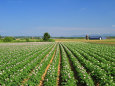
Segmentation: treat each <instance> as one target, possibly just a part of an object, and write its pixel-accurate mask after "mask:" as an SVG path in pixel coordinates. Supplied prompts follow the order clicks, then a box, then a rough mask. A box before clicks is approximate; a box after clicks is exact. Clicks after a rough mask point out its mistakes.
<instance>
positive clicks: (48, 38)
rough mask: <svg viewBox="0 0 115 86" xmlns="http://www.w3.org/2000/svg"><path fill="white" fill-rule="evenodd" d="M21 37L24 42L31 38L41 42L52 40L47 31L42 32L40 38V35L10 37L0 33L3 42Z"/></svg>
mask: <svg viewBox="0 0 115 86" xmlns="http://www.w3.org/2000/svg"><path fill="white" fill-rule="evenodd" d="M19 38H20V39H23V40H25V41H26V42H31V40H33V39H36V40H37V41H38V40H39V41H41V42H48V41H49V42H52V41H54V40H53V39H51V36H50V34H49V33H48V32H46V33H44V35H43V37H42V38H40V37H31V36H21V37H10V36H5V37H3V36H1V35H0V41H3V42H12V41H13V40H16V39H19Z"/></svg>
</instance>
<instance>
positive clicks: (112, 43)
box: [55, 39, 115, 45]
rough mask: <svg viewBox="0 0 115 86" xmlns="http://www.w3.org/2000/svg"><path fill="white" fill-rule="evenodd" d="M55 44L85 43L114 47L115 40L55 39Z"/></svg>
mask: <svg viewBox="0 0 115 86" xmlns="http://www.w3.org/2000/svg"><path fill="white" fill-rule="evenodd" d="M55 42H87V43H97V44H111V45H115V39H104V40H86V39H55Z"/></svg>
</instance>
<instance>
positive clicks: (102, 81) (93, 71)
mask: <svg viewBox="0 0 115 86" xmlns="http://www.w3.org/2000/svg"><path fill="white" fill-rule="evenodd" d="M112 42H113V40H112ZM0 86H115V46H112V45H105V44H93V43H92V44H91V43H88V42H85V41H77V42H76V41H74V42H59V40H58V41H57V42H36V43H31V42H30V43H0Z"/></svg>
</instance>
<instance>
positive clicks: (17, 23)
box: [0, 0, 115, 36]
mask: <svg viewBox="0 0 115 86" xmlns="http://www.w3.org/2000/svg"><path fill="white" fill-rule="evenodd" d="M44 32H49V33H50V34H51V36H74V35H84V34H100V35H101V34H115V0H0V34H1V35H9V36H21V35H23V36H41V35H43V33H44Z"/></svg>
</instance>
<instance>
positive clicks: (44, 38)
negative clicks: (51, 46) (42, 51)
mask: <svg viewBox="0 0 115 86" xmlns="http://www.w3.org/2000/svg"><path fill="white" fill-rule="evenodd" d="M49 39H50V34H49V33H47V32H46V33H44V36H43V40H44V41H48V40H49Z"/></svg>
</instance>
